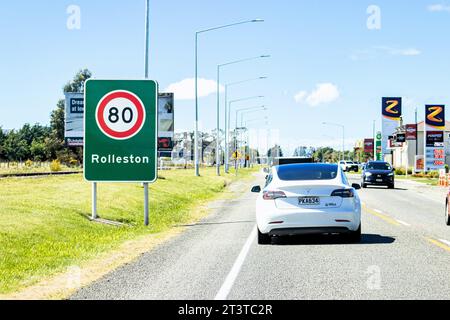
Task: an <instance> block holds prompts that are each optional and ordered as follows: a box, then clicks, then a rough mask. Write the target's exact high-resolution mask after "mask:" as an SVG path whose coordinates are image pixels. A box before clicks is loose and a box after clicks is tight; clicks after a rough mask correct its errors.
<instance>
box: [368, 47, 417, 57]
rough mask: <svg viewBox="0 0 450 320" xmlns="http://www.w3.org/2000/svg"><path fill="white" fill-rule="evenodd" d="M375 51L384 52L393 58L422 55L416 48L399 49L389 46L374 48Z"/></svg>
mask: <svg viewBox="0 0 450 320" xmlns="http://www.w3.org/2000/svg"><path fill="white" fill-rule="evenodd" d="M374 49H376V50H380V51H383V52H385V53H388V54H390V55H393V56H418V55H420V54H422V52H421V51H420V50H418V49H415V48H406V49H398V48H393V47H388V46H378V47H374Z"/></svg>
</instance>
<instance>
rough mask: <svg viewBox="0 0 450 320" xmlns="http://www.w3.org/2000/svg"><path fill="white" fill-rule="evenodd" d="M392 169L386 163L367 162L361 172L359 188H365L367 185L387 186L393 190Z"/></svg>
mask: <svg viewBox="0 0 450 320" xmlns="http://www.w3.org/2000/svg"><path fill="white" fill-rule="evenodd" d="M394 176H395V175H394V169H393V168H392V166H391V165H390V164H389V163H387V162H382V161H371V162H367V163H366V164H365V165H364V167H363V171H362V182H361V186H362V187H363V188H367V186H368V185H375V186H387V187H388V188H389V189H394V188H395V177H394Z"/></svg>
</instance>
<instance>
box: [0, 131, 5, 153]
mask: <svg viewBox="0 0 450 320" xmlns="http://www.w3.org/2000/svg"><path fill="white" fill-rule="evenodd" d="M5 139H6V133H5V132H4V131H3V128H2V127H0V159H4V158H5V154H4V147H3V144H4V143H5Z"/></svg>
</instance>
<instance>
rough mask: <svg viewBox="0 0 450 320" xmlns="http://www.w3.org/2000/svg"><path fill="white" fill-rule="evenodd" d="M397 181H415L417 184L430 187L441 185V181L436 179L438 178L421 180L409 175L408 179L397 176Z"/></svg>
mask: <svg viewBox="0 0 450 320" xmlns="http://www.w3.org/2000/svg"><path fill="white" fill-rule="evenodd" d="M395 179H400V180H411V181H415V182H420V183H424V184H427V185H430V186H437V185H438V184H439V179H436V178H419V177H413V176H411V175H408V177H406V176H399V175H396V176H395Z"/></svg>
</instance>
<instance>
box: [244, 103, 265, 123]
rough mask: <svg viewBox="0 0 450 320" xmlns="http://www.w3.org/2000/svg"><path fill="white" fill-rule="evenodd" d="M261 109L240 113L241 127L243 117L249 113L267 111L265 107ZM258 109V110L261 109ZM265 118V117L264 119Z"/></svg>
mask: <svg viewBox="0 0 450 320" xmlns="http://www.w3.org/2000/svg"><path fill="white" fill-rule="evenodd" d="M261 107H262V109H261V110H249V111H245V112H242V113H241V127H242V126H243V125H244V115H247V114H250V113H255V112H259V111H267V108H266V107H265V106H261ZM261 107H260V108H261ZM255 109H256V107H255ZM266 118H267V117H266ZM246 122H247V121H246Z"/></svg>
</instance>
